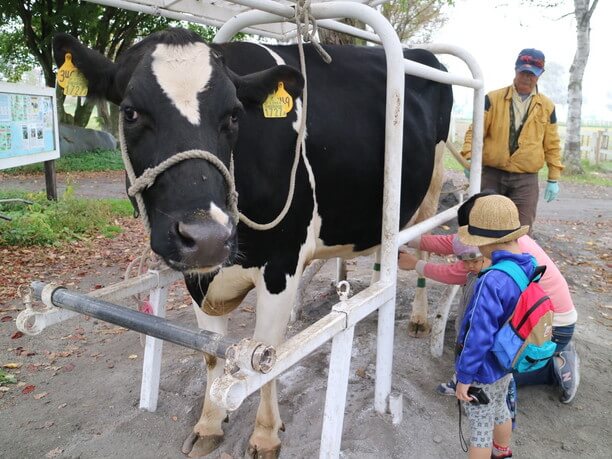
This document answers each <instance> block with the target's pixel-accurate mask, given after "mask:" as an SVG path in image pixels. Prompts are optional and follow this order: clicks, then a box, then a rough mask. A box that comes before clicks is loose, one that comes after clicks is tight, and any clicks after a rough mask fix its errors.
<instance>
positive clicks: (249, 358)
mask: <svg viewBox="0 0 612 459" xmlns="http://www.w3.org/2000/svg"><path fill="white" fill-rule="evenodd" d="M275 363H276V349H274V347H272V346H269V345H267V344H264V343H261V342H258V341H252V340H250V339H243V340H241V341H240V342H238V343H237V344H233V345H232V346H230V347H228V348H227V351H226V352H225V372H226V373H229V374H233V373H235V372H236V371H238V370H245V369H249V370H253V371H256V372H257V373H263V374H265V373H269V372H270V370H271V369H272V367H273V366H274V364H275Z"/></svg>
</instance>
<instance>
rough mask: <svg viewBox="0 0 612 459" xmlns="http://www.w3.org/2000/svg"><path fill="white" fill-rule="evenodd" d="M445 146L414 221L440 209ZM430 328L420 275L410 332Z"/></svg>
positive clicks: (443, 144) (437, 155)
mask: <svg viewBox="0 0 612 459" xmlns="http://www.w3.org/2000/svg"><path fill="white" fill-rule="evenodd" d="M445 148H446V142H440V143H438V145H436V153H435V159H434V169H433V173H432V176H431V182H430V183H429V189H428V190H427V194H426V195H425V198H424V199H423V202H422V203H421V205H420V207H419V210H418V213H417V216H416V219H415V222H414V223H419V222H422V221H423V220H426V219H428V218H430V217H433V216H434V215H435V214H436V211H437V210H438V202H439V200H440V192H441V191H442V182H443V181H444V149H445ZM430 330H431V326H430V325H429V321H428V320H427V289H426V287H425V278H424V277H419V278H418V281H417V288H416V292H415V295H414V301H413V302H412V314H411V315H410V322H409V323H408V333H409V334H410V335H412V336H415V337H422V336H426V335H428V334H429V332H430Z"/></svg>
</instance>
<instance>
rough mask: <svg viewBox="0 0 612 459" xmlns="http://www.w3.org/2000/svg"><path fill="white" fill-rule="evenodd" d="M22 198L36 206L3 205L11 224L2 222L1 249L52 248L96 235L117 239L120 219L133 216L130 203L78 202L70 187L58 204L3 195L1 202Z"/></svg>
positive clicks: (17, 194) (28, 196) (32, 195)
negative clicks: (41, 246) (22, 247)
mask: <svg viewBox="0 0 612 459" xmlns="http://www.w3.org/2000/svg"><path fill="white" fill-rule="evenodd" d="M6 198H22V199H27V200H29V201H32V202H33V204H31V205H26V204H21V203H11V204H1V206H2V207H1V208H0V209H1V211H2V213H4V214H5V215H7V216H9V217H10V218H11V219H12V220H11V221H5V220H0V246H31V245H53V244H60V243H64V242H68V241H72V240H75V239H83V238H87V237H90V236H93V235H96V234H102V235H104V236H106V237H114V236H116V235H117V234H119V233H120V232H121V228H119V227H118V226H116V225H115V224H114V221H115V219H116V218H117V217H121V216H129V215H131V214H132V206H131V204H130V202H129V201H128V200H127V199H124V200H120V199H95V200H94V199H77V198H75V197H74V191H73V189H72V188H71V187H68V189H67V190H66V192H65V193H64V195H63V196H62V198H61V199H60V200H58V201H49V200H47V198H46V196H45V194H44V193H22V192H0V199H6Z"/></svg>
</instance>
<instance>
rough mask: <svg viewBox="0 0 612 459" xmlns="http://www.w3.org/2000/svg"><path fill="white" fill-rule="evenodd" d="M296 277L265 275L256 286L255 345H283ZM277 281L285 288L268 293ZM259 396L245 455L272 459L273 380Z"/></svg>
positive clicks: (275, 441) (276, 442)
mask: <svg viewBox="0 0 612 459" xmlns="http://www.w3.org/2000/svg"><path fill="white" fill-rule="evenodd" d="M267 269H269V268H267ZM300 275H301V271H300ZM300 275H295V276H285V275H283V274H279V277H280V276H282V277H284V279H276V280H272V276H271V273H270V271H268V272H267V273H266V274H265V275H264V276H263V277H262V282H259V283H258V285H257V323H256V325H255V333H254V335H253V339H254V340H255V341H262V342H265V343H267V344H270V345H273V346H276V345H278V344H280V343H281V342H283V340H284V337H285V331H286V329H287V323H288V321H289V316H290V314H291V309H292V307H293V303H294V301H295V297H296V292H297V288H298V283H299V277H300ZM277 281H279V282H281V283H284V284H285V288H284V290H282V291H281V292H279V293H270V290H269V287H268V285H273V284H276V282H277ZM276 285H278V284H276ZM270 288H273V287H270ZM260 394H261V398H260V400H259V407H258V409H257V418H256V420H255V429H254V430H253V434H252V435H251V438H250V439H249V450H248V452H247V455H248V456H249V457H254V458H276V457H278V455H279V453H280V448H281V441H280V437H279V436H278V431H279V429H280V430H284V426H283V423H282V421H281V417H280V413H279V410H278V399H277V394H276V380H272V381H270V382H269V383H268V384H266V385H265V386H263V387H262V388H261V391H260Z"/></svg>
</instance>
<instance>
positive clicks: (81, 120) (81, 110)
mask: <svg viewBox="0 0 612 459" xmlns="http://www.w3.org/2000/svg"><path fill="white" fill-rule="evenodd" d="M81 101H82V98H81V97H79V98H78V100H77V106H76V110H75V111H74V124H75V125H77V126H80V127H87V124H88V123H89V118H91V112H93V109H94V107H95V106H96V103H95V102H94V101H92V100H89V99H85V102H83V103H81Z"/></svg>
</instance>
